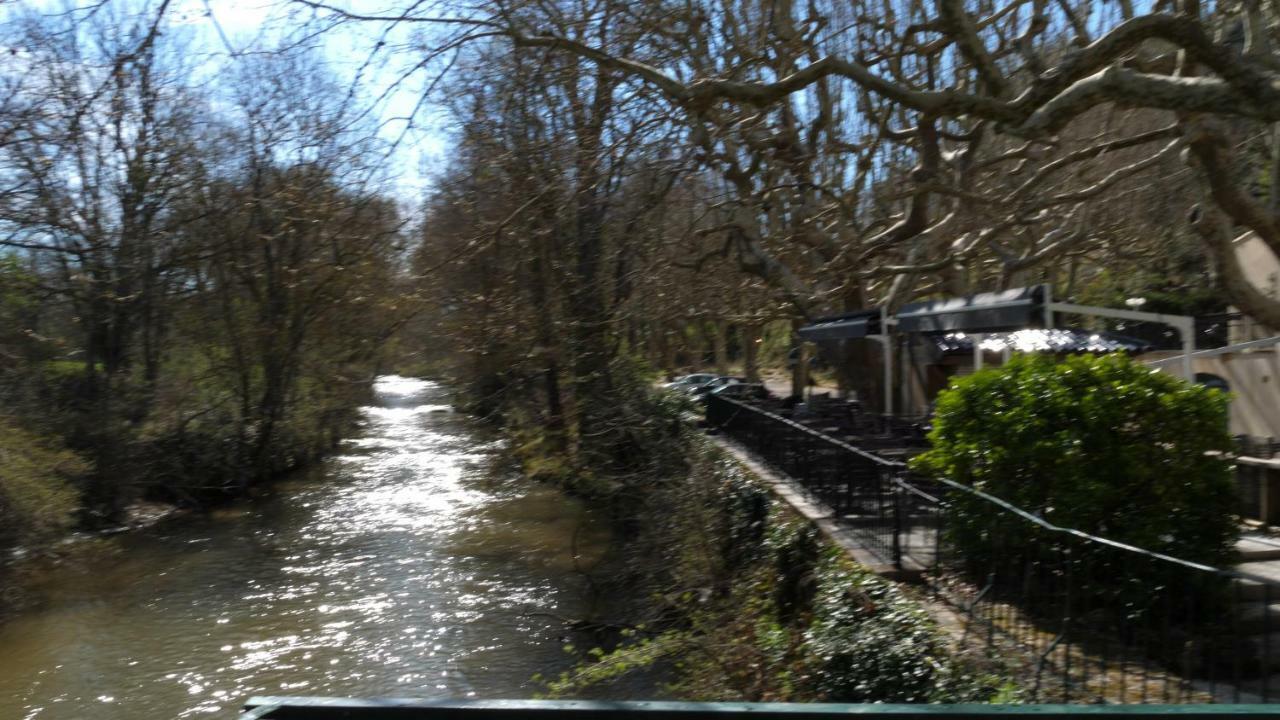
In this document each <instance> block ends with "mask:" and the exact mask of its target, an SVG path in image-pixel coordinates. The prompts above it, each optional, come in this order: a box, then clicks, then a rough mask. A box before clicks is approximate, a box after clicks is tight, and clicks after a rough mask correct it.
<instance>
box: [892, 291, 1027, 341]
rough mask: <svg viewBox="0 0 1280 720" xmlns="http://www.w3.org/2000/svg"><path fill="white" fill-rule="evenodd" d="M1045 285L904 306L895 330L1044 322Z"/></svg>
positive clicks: (986, 328)
mask: <svg viewBox="0 0 1280 720" xmlns="http://www.w3.org/2000/svg"><path fill="white" fill-rule="evenodd" d="M1044 297H1045V286H1044V285H1036V286H1034V287H1029V288H1016V289H1013V290H1004V291H1002V292H992V293H978V294H977V295H969V296H967V297H960V298H949V299H947V300H927V301H925V302H917V303H909V304H907V305H903V306H902V309H901V310H899V311H898V314H897V318H898V332H922V333H932V332H955V331H957V330H959V331H964V332H1001V331H1005V330H1019V329H1022V328H1028V327H1040V326H1042V325H1044Z"/></svg>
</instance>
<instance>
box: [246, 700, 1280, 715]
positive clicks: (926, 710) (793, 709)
mask: <svg viewBox="0 0 1280 720" xmlns="http://www.w3.org/2000/svg"><path fill="white" fill-rule="evenodd" d="M246 708H248V709H249V710H250V711H253V710H255V709H259V708H269V711H268V712H267V713H266V714H262V715H256V716H253V717H261V718H264V720H270V719H271V718H277V717H278V718H281V719H282V720H283V719H284V718H302V717H306V718H313V719H318V718H368V719H369V720H374V719H376V718H404V719H405V720H408V719H409V718H419V719H420V720H428V719H430V720H435V719H437V718H438V719H439V720H450V719H452V718H465V717H474V718H477V719H478V720H479V719H483V720H494V719H496V718H507V719H509V720H519V719H521V718H523V719H526V720H527V719H530V718H542V719H546V720H550V719H552V718H584V719H585V718H597V717H613V718H619V719H621V718H667V719H668V720H698V719H701V718H709V717H717V718H729V717H735V716H749V717H752V718H757V720H771V719H775V718H776V719H778V720H803V719H805V718H814V719H823V720H825V718H831V717H836V716H843V717H848V716H885V717H891V718H896V719H897V720H915V719H920V720H929V719H931V718H936V717H946V718H949V719H950V720H983V719H985V718H992V717H1015V718H1016V717H1034V718H1042V719H1044V720H1054V719H1056V718H1062V719H1064V720H1065V719H1067V718H1073V717H1077V716H1080V715H1086V716H1090V717H1098V718H1108V717H1123V718H1152V719H1154V718H1164V717H1168V716H1176V717H1179V718H1184V719H1185V720H1219V719H1221V718H1228V717H1240V716H1251V717H1275V713H1276V711H1277V706H1275V705H1227V704H1224V705H1127V706H1114V705H1113V706H1107V705H991V704H956V705H928V704H911V705H908V704H891V703H885V704H879V703H877V704H871V703H866V704H843V703H779V702H762V703H751V702H672V701H617V700H429V699H412V698H367V699H345V698H326V697H254V698H250V699H249V700H248V701H247V703H246ZM241 717H242V718H243V717H249V716H241Z"/></svg>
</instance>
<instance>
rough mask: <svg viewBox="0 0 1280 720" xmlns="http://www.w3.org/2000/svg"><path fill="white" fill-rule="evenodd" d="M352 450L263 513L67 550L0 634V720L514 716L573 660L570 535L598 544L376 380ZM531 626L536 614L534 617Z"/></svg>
mask: <svg viewBox="0 0 1280 720" xmlns="http://www.w3.org/2000/svg"><path fill="white" fill-rule="evenodd" d="M374 391H375V393H376V396H377V398H378V404H377V405H376V406H374V407H369V408H364V409H363V411H362V412H363V416H364V418H363V427H362V430H361V433H360V434H359V436H358V437H355V438H352V439H350V440H348V441H346V442H344V444H343V446H342V450H341V452H340V453H339V454H338V455H336V456H334V457H332V458H330V459H329V460H326V461H325V462H323V463H321V464H320V465H319V466H317V467H316V468H315V469H314V470H313V471H310V472H308V473H305V474H304V475H301V476H298V477H295V478H291V479H289V480H287V481H285V482H282V483H280V484H279V485H277V486H275V487H274V488H273V490H272V491H271V493H270V494H269V496H268V497H265V498H260V499H258V500H256V501H254V502H252V503H245V504H242V505H238V506H235V507H233V508H227V509H223V510H219V511H218V512H216V513H211V514H210V515H209V516H207V517H194V518H186V519H183V520H179V521H177V522H175V523H171V524H169V525H166V526H163V527H159V528H155V529H153V530H150V531H146V532H142V533H137V534H134V535H126V536H116V537H113V538H109V539H105V540H98V541H92V542H89V543H84V544H82V546H77V548H76V550H75V552H73V553H72V555H71V556H70V557H68V558H66V559H64V560H63V561H62V562H61V563H59V564H57V565H52V566H48V567H40V568H37V570H36V571H35V572H33V573H32V575H33V577H34V578H35V580H33V582H32V583H31V585H32V587H31V590H30V594H31V595H32V596H33V598H34V600H33V602H32V603H31V604H30V605H29V606H28V609H26V610H24V611H23V612H22V613H20V614H19V615H17V616H15V617H13V618H11V619H9V620H8V621H6V622H5V623H4V624H2V625H0V718H10V717H15V718H26V719H29V720H51V719H53V720H60V719H62V718H68V719H71V718H76V719H78V718H83V717H88V716H92V717H94V718H103V719H106V720H112V719H115V718H139V717H179V718H188V717H228V718H229V717H234V715H235V709H236V708H237V707H238V706H239V703H240V702H242V701H243V699H244V698H245V697H246V696H248V695H252V694H277V695H278V694H307V695H356V696H374V695H397V696H423V697H468V696H480V697H527V696H529V695H530V694H531V693H532V692H534V691H535V690H536V687H535V686H534V685H532V684H531V682H530V677H531V676H532V675H533V674H535V673H542V674H543V675H547V676H554V675H555V674H556V673H558V672H559V671H560V670H561V669H563V668H564V667H565V666H566V665H567V664H568V662H569V658H568V656H566V655H565V654H564V653H563V652H562V651H561V650H560V643H559V642H558V640H557V637H558V635H559V634H560V633H561V632H562V628H561V627H560V626H558V625H552V624H549V623H550V619H549V618H547V617H546V616H545V615H541V614H538V613H554V614H557V615H560V616H567V617H573V616H575V615H577V614H579V613H581V612H583V608H582V603H583V598H582V595H581V593H580V592H579V589H580V588H579V583H580V578H579V575H578V573H577V571H576V569H575V562H574V559H573V556H572V547H573V540H574V538H573V535H574V533H575V532H578V530H579V528H580V526H583V524H584V523H585V524H586V525H585V532H581V533H579V535H580V537H579V538H578V543H579V546H580V548H579V549H580V550H581V551H583V552H585V553H587V554H591V553H593V552H596V551H597V550H598V548H601V547H603V546H604V545H605V544H606V542H607V533H606V531H605V529H604V528H603V527H602V525H601V524H600V523H598V522H596V521H595V520H594V519H593V518H591V517H590V515H589V514H587V513H585V512H584V511H583V510H582V508H581V507H579V506H578V505H577V504H576V503H575V502H573V501H571V500H569V499H566V498H565V497H563V496H561V495H559V494H557V493H556V492H554V491H552V490H550V489H549V488H545V487H539V486H529V485H527V484H525V483H523V482H520V481H518V480H513V479H511V478H509V477H503V476H502V474H501V473H499V475H498V476H497V477H494V476H492V471H491V465H492V460H493V456H494V454H495V453H496V452H498V451H499V450H500V448H501V443H500V441H498V440H497V439H496V438H494V437H492V436H491V435H489V434H487V433H486V432H485V431H484V430H483V429H482V428H479V427H477V426H476V425H475V424H474V423H473V422H472V421H470V420H469V419H468V418H466V417H464V416H461V415H457V414H455V413H452V412H450V411H449V406H448V405H447V404H445V403H446V400H447V393H446V392H445V390H444V388H442V387H441V386H439V385H437V384H435V383H432V382H429V381H424V380H419V379H415V378H405V377H397V376H387V377H382V378H379V379H378V381H377V382H376V383H375V385H374ZM530 613H534V614H530Z"/></svg>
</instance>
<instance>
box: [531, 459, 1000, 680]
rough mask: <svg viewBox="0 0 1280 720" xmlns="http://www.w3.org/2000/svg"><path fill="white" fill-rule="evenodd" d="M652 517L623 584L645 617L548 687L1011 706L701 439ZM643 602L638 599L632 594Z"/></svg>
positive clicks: (896, 601) (915, 610) (986, 670)
mask: <svg viewBox="0 0 1280 720" xmlns="http://www.w3.org/2000/svg"><path fill="white" fill-rule="evenodd" d="M690 457H691V465H690V467H689V468H688V469H687V470H686V471H685V472H682V473H679V474H676V475H672V476H669V477H666V478H662V479H661V482H660V483H658V485H657V489H655V491H654V492H653V493H652V494H651V496H650V497H649V498H648V500H647V502H646V504H645V505H644V506H643V507H640V508H636V512H638V513H639V514H640V515H641V516H642V517H644V518H645V522H644V527H645V531H644V532H642V533H641V534H640V535H639V536H638V537H637V538H635V539H634V540H633V541H632V547H631V550H630V555H629V557H630V558H631V560H630V562H628V567H630V568H631V569H632V572H631V574H630V575H629V576H628V577H626V578H621V579H619V580H621V581H623V582H626V583H627V586H628V587H629V588H637V587H638V588H643V589H644V590H645V591H646V592H647V593H648V596H649V601H648V603H647V606H648V608H649V611H648V617H647V619H646V620H645V621H644V622H642V623H641V624H639V625H638V626H635V627H632V628H629V629H627V630H624V631H623V639H622V640H621V641H620V642H618V643H611V645H616V646H615V647H612V648H611V649H609V650H608V651H606V650H605V649H602V648H599V647H595V648H574V650H575V651H576V652H579V653H580V654H581V656H582V661H581V662H580V663H579V665H578V666H577V667H576V668H575V669H574V670H573V671H571V672H569V673H566V674H564V675H563V676H561V677H559V678H550V679H548V680H547V685H548V690H549V692H550V694H552V695H554V696H577V695H580V694H583V693H590V692H591V691H592V690H593V689H595V688H597V687H600V686H605V687H607V686H608V685H609V684H610V683H613V682H617V681H619V680H625V678H626V677H628V675H629V674H631V673H635V672H644V673H647V674H648V677H650V678H665V684H666V686H667V688H666V690H667V692H669V693H671V694H673V695H675V696H677V697H681V698H687V699H695V700H746V701H778V702H815V701H826V702H958V701H986V700H992V699H999V700H1001V701H1011V700H1013V699H1015V698H1016V697H1017V689H1016V687H1015V686H1013V685H1011V684H1005V683H1004V681H1002V680H1000V679H999V678H998V677H997V676H996V675H995V674H994V671H995V668H994V667H993V666H992V665H991V664H990V663H980V662H978V661H977V659H976V658H972V657H967V656H965V655H962V654H960V653H959V651H958V650H957V649H955V647H954V646H953V645H954V638H949V637H948V636H947V635H946V634H945V633H944V632H943V631H941V630H940V629H939V628H938V627H937V626H936V625H935V623H934V621H933V620H932V618H931V617H930V616H929V615H928V613H926V611H925V610H924V608H923V607H922V606H921V605H920V604H919V601H918V600H917V599H915V598H913V597H911V596H910V595H909V594H908V592H907V591H905V590H904V589H903V588H902V587H901V586H899V585H897V584H896V583H893V582H891V581H888V580H885V579H883V578H881V577H878V576H876V575H874V574H872V573H870V572H869V571H867V570H866V569H865V568H862V567H860V566H857V565H856V564H854V563H853V562H851V561H850V560H849V559H848V558H847V556H846V555H845V554H844V552H843V551H841V550H838V549H837V548H835V547H833V546H832V545H830V544H828V543H827V542H826V540H825V539H823V538H822V537H821V536H820V535H819V533H818V531H817V530H816V529H815V528H814V527H813V526H812V525H811V524H809V523H808V522H807V521H805V520H803V519H801V518H799V517H798V516H796V515H794V514H793V513H792V511H791V510H790V509H789V508H785V507H784V506H782V505H781V504H780V503H778V502H775V501H773V499H772V497H773V496H772V494H771V493H770V491H769V490H768V489H767V488H765V487H763V486H762V485H760V484H758V483H759V480H758V479H755V478H753V477H751V476H750V475H748V474H746V473H744V471H743V470H742V469H741V468H740V467H738V466H737V465H736V464H735V463H733V462H732V461H730V460H728V459H726V458H725V457H724V456H723V455H722V454H721V453H720V451H718V450H717V449H715V448H714V446H712V445H711V444H710V443H708V442H707V441H705V440H702V441H695V442H693V445H692V447H691V448H690ZM632 594H634V589H633V590H632Z"/></svg>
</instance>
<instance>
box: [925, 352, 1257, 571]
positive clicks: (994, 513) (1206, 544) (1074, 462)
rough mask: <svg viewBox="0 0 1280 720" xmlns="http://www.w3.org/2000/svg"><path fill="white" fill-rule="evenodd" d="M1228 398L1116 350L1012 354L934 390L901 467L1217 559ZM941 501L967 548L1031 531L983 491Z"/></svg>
mask: <svg viewBox="0 0 1280 720" xmlns="http://www.w3.org/2000/svg"><path fill="white" fill-rule="evenodd" d="M1227 402H1228V398H1227V397H1226V396H1225V395H1224V394H1223V393H1221V392H1219V391H1216V390H1210V389H1207V388H1204V387H1200V386H1197V385H1192V384H1189V383H1187V382H1185V381H1183V380H1181V379H1179V378H1177V377H1174V376H1172V375H1169V374H1166V373H1162V372H1157V371H1153V370H1151V369H1150V368H1147V367H1144V366H1142V365H1141V364H1139V363H1136V362H1134V361H1132V360H1130V359H1129V358H1127V357H1124V356H1120V355H1110V356H1105V357H1094V356H1086V355H1082V356H1075V357H1069V358H1066V359H1065V360H1060V361H1059V360H1056V359H1055V358H1052V357H1046V356H1033V355H1024V356H1019V357H1016V358H1014V359H1013V360H1012V361H1011V362H1010V363H1008V364H1007V365H1005V366H1003V367H1000V368H993V369H989V370H984V371H981V372H978V373H975V374H973V375H971V376H968V377H965V378H961V379H959V380H957V381H955V382H954V383H953V384H952V386H951V387H950V388H948V389H947V390H945V391H943V393H942V394H941V395H939V397H938V402H937V412H936V416H935V418H934V426H933V430H932V432H931V434H930V440H931V442H932V449H931V450H929V451H928V452H926V453H924V454H922V455H920V456H919V457H917V458H916V459H915V461H914V464H913V467H914V468H915V469H917V470H922V471H926V472H929V473H932V474H935V475H938V476H943V477H947V478H950V479H952V480H955V481H957V482H960V483H963V484H966V485H970V486H972V487H974V488H977V489H979V490H983V491H985V492H987V493H990V494H992V495H995V496H997V497H999V498H1002V499H1004V500H1006V501H1008V502H1010V503H1012V504H1014V505H1016V506H1018V507H1020V508H1022V509H1024V510H1026V511H1028V512H1031V513H1035V514H1038V515H1040V516H1041V517H1043V518H1044V519H1045V520H1046V521H1048V522H1049V523H1052V524H1054V525H1057V526H1059V527H1065V528H1072V529H1076V530H1081V531H1084V532H1086V533H1090V534H1093V535H1100V536H1104V537H1107V538H1110V539H1112V540H1117V541H1120V542H1124V543H1128V544H1131V545H1136V546H1138V547H1141V548H1145V549H1148V550H1154V551H1158V552H1161V553H1166V554H1169V555H1173V556H1176V557H1179V558H1183V559H1186V560H1192V561H1196V562H1201V563H1205V564H1210V565H1222V564H1226V563H1229V562H1230V561H1231V559H1232V553H1233V544H1234V541H1235V539H1236V537H1237V534H1238V525H1237V521H1236V518H1235V517H1234V512H1235V509H1236V496H1235V492H1234V486H1233V482H1232V477H1231V468H1230V465H1229V462H1228V461H1227V460H1226V459H1225V458H1224V456H1223V453H1225V452H1227V451H1228V450H1230V447H1231V437H1230V435H1229V432H1228V430H1227V416H1226V410H1227ZM952 501H953V502H954V503H955V511H954V513H953V515H954V518H948V522H949V523H950V525H951V527H950V530H951V534H952V538H953V540H955V541H956V542H957V543H958V544H959V545H960V548H959V549H960V550H961V551H962V552H967V553H968V554H969V555H970V556H971V557H973V556H980V555H981V554H983V553H984V552H985V553H991V552H995V551H997V548H995V547H994V546H993V545H992V544H993V543H997V542H999V543H1000V544H1001V546H1002V547H1003V549H1004V550H1006V551H1011V550H1012V549H1015V548H1020V547H1022V548H1025V547H1026V546H1028V545H1031V544H1034V543H1037V542H1039V541H1040V540H1041V538H1039V537H1038V535H1037V534H1036V532H1035V531H1033V530H1032V529H1031V527H1030V525H1031V524H1030V523H1027V522H1025V521H1015V520H1011V519H1010V518H1009V514H1008V513H1007V512H1004V511H1001V510H999V508H997V507H996V506H995V505H993V504H991V503H989V502H986V501H983V500H981V499H979V498H974V497H972V496H965V495H964V494H962V493H954V494H953V498H952ZM997 527H999V528H1000V529H1001V533H1000V534H1001V535H1002V537H1001V538H999V539H997V538H996V537H995V534H996V533H995V532H994V529H995V528H997ZM1019 528H1022V530H1020V529H1019ZM1019 532H1023V533H1024V536H1023V537H1019V536H1018V533H1019Z"/></svg>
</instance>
